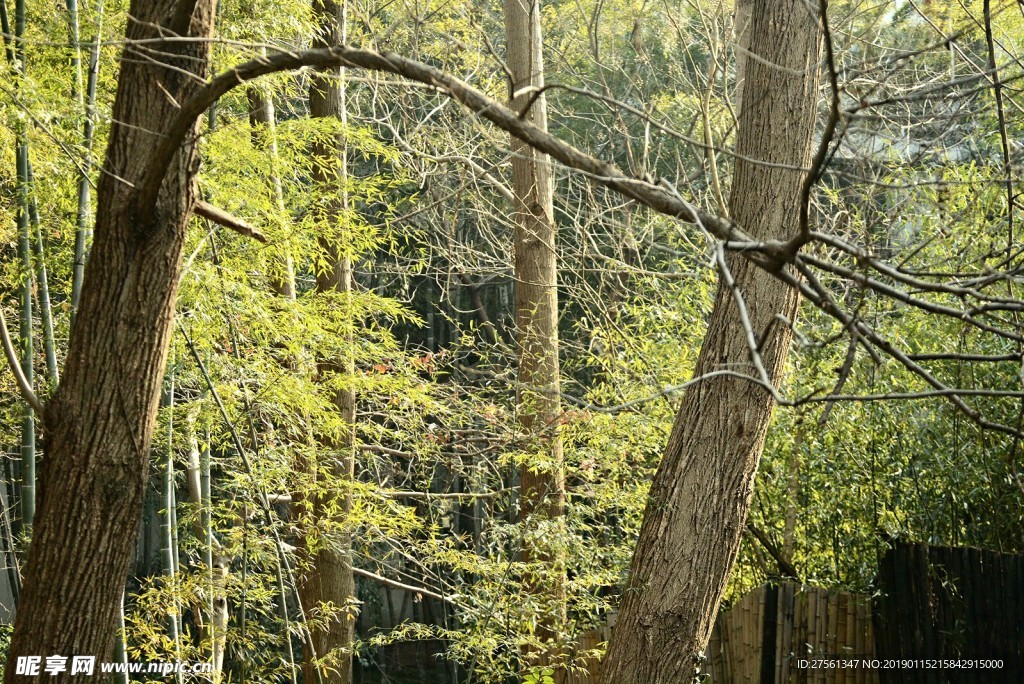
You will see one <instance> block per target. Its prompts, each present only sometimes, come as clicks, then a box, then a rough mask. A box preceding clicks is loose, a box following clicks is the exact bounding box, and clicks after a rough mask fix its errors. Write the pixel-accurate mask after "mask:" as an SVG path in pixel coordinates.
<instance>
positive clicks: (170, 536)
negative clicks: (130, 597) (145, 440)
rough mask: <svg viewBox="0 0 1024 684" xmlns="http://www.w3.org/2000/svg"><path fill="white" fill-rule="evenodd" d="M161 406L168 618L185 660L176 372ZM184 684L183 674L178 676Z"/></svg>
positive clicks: (178, 656)
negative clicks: (176, 469) (179, 584)
mask: <svg viewBox="0 0 1024 684" xmlns="http://www.w3.org/2000/svg"><path fill="white" fill-rule="evenodd" d="M160 403H161V405H162V406H163V407H164V408H169V409H170V410H171V411H170V416H169V417H168V419H167V458H166V460H165V462H164V483H163V484H164V492H163V494H164V542H165V543H166V549H165V553H164V574H165V575H166V576H167V578H168V581H169V584H170V586H171V591H172V593H173V594H174V596H173V598H172V602H171V611H170V614H169V615H168V616H167V617H168V624H167V627H168V631H169V632H170V634H171V640H172V641H173V642H174V656H175V658H176V659H177V660H181V636H180V635H181V626H180V624H179V620H180V619H181V611H180V609H179V605H180V604H179V603H178V599H177V576H178V534H177V527H178V521H177V514H176V508H177V497H176V495H175V491H174V481H175V478H174V373H173V372H172V373H171V374H170V375H169V377H168V379H167V386H166V388H165V390H164V395H163V397H162V398H161V402H160ZM175 679H176V680H177V681H178V682H179V683H180V682H181V681H182V675H181V674H180V673H178V674H176V675H175Z"/></svg>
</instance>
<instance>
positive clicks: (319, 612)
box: [296, 0, 356, 684]
mask: <svg viewBox="0 0 1024 684" xmlns="http://www.w3.org/2000/svg"><path fill="white" fill-rule="evenodd" d="M313 11H314V13H315V16H316V18H317V24H318V27H319V33H318V36H317V38H316V40H315V41H314V45H315V46H316V47H327V46H331V45H341V44H343V43H344V42H345V32H346V24H345V4H344V0H342V2H336V1H335V0H314V1H313ZM345 95H346V91H345V81H344V70H343V69H341V68H333V69H323V70H320V71H317V72H315V73H314V75H313V76H312V78H311V82H310V89H309V114H310V116H311V117H313V118H327V117H331V118H335V119H337V120H338V121H339V122H340V124H341V127H342V130H341V131H340V132H339V133H337V134H336V135H334V136H333V137H332V138H331V139H329V140H326V141H323V140H322V141H319V142H317V143H316V144H315V145H314V146H313V150H312V155H313V159H314V164H313V176H314V181H315V183H316V184H317V186H318V187H319V188H322V191H323V195H324V197H326V198H327V200H326V204H325V205H324V206H323V207H321V208H320V210H319V213H320V216H319V218H320V220H321V221H322V222H323V223H324V225H331V224H335V223H337V222H338V221H339V220H341V221H345V220H347V217H346V214H347V212H348V209H349V197H348V189H347V187H346V186H347V183H348V166H347V154H346V152H347V141H346V137H345V136H346V133H345V131H344V127H345V125H346V124H347V114H346V106H345ZM328 232H332V231H328ZM320 246H321V248H322V249H323V250H324V252H325V253H326V254H328V255H329V257H328V258H329V262H330V263H329V266H328V269H327V271H326V272H324V273H322V274H319V275H318V276H317V290H318V291H320V292H331V291H334V292H340V293H344V294H351V292H352V259H351V256H350V255H349V250H348V246H347V245H339V244H338V243H337V241H336V240H332V239H330V238H321V240H320ZM345 334H346V335H348V337H349V343H350V344H351V342H352V339H351V337H352V329H351V326H350V327H349V328H348V330H347V331H346V333H345ZM319 367H320V372H322V373H341V374H343V375H348V376H349V377H352V376H353V375H354V374H355V367H354V364H353V360H352V357H351V356H348V357H347V358H344V359H329V360H325V361H323V362H321V363H320V364H319ZM334 403H335V406H336V408H337V410H338V413H339V414H340V417H341V418H342V419H343V421H344V422H345V425H346V427H345V429H344V432H343V434H342V435H340V436H339V437H338V438H336V439H332V440H329V441H328V442H327V443H324V444H320V445H318V447H317V449H316V454H317V456H318V457H319V460H320V461H321V462H319V463H316V462H314V463H310V464H307V471H308V474H309V475H310V476H311V478H312V480H313V482H314V483H316V482H317V480H318V474H319V473H327V474H330V475H331V477H332V478H334V480H335V481H339V482H350V481H351V480H352V479H353V477H354V476H355V473H354V468H355V420H356V408H355V407H356V403H355V392H354V391H352V390H351V389H342V390H339V391H338V392H337V393H336V394H335V397H334ZM316 486H317V488H318V489H319V488H320V487H322V484H317V485H316ZM299 494H300V495H301V496H300V497H299V498H298V499H297V500H296V506H297V508H299V509H300V515H305V516H309V518H308V519H311V520H312V521H313V523H314V524H317V522H318V521H321V520H322V519H325V518H326V517H328V516H333V517H334V518H335V519H334V520H330V521H327V526H328V528H329V529H330V530H331V533H330V535H329V536H328V537H327V538H323V537H320V538H318V539H317V540H316V541H315V543H314V544H313V545H309V543H308V540H302V541H300V546H301V547H302V549H303V552H304V553H305V554H306V555H307V558H306V560H307V561H308V562H309V564H310V565H309V571H308V572H307V573H305V575H304V576H303V577H302V578H301V579H300V581H299V596H300V598H301V600H302V605H303V606H304V607H305V609H306V611H307V615H313V616H314V617H317V618H318V620H317V623H316V624H315V625H314V626H313V627H312V629H311V632H310V634H311V637H312V642H313V647H314V649H315V659H316V660H319V661H322V663H321V665H319V669H320V677H322V682H323V683H324V684H348V683H349V682H351V681H352V650H351V649H352V640H353V637H354V635H355V618H356V616H355V615H354V614H352V613H351V612H349V610H350V608H349V601H350V599H351V598H352V597H354V596H355V580H354V578H353V575H352V538H351V536H350V534H349V532H348V531H347V529H345V526H346V525H347V524H348V521H347V518H348V515H349V512H350V511H351V509H352V502H351V495H350V493H349V492H348V491H332V492H331V493H330V494H324V493H322V492H321V493H313V494H312V495H302V493H299ZM331 510H335V511H338V512H337V513H334V514H331V513H329V511H331ZM339 527H341V528H342V529H341V530H339V529H338V528H339ZM328 607H332V608H330V611H331V612H327V613H325V612H324V609H326V608H328ZM338 611H340V612H338ZM317 667H318V665H317V663H316V661H315V660H314V654H313V653H311V652H310V649H309V648H308V647H307V648H306V652H305V657H304V663H303V679H304V681H307V682H314V681H318V680H317V678H316V669H317Z"/></svg>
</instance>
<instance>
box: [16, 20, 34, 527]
mask: <svg viewBox="0 0 1024 684" xmlns="http://www.w3.org/2000/svg"><path fill="white" fill-rule="evenodd" d="M24 35H25V0H17V3H15V9H14V36H15V45H14V55H15V69H16V71H17V73H18V76H19V78H18V83H19V86H20V85H21V82H22V81H23V80H24V77H25V44H24V43H23V42H22V40H21V39H22V36H24ZM16 137H17V147H16V149H15V165H16V167H17V169H16V171H17V173H16V176H17V184H18V191H17V205H18V213H17V221H18V261H19V263H20V264H21V288H20V290H19V293H20V294H19V306H20V312H19V313H20V316H19V322H20V326H19V332H20V335H19V345H20V347H21V350H20V351H21V359H20V362H21V372H22V375H23V376H24V378H25V381H26V383H27V384H28V387H29V389H32V388H33V387H34V384H35V383H34V373H33V367H32V357H33V345H32V282H33V278H32V254H31V253H32V248H31V239H30V233H29V208H28V205H29V201H28V198H29V193H28V185H29V183H28V132H27V131H26V130H25V124H24V123H23V122H19V123H18V128H17V131H16ZM21 464H22V471H21V491H22V495H21V509H22V522H23V524H24V525H25V527H26V529H27V528H30V527H31V525H32V519H33V518H35V513H36V421H35V411H34V410H33V408H32V407H31V406H26V407H25V412H24V415H23V416H22V420H21Z"/></svg>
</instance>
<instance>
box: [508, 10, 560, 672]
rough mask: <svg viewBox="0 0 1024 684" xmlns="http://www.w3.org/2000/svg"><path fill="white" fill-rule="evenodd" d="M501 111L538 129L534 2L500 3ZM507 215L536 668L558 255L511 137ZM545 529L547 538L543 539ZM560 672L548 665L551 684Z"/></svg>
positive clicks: (544, 659)
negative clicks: (504, 78) (505, 95)
mask: <svg viewBox="0 0 1024 684" xmlns="http://www.w3.org/2000/svg"><path fill="white" fill-rule="evenodd" d="M505 32H506V43H507V55H506V59H507V63H508V68H509V71H510V72H511V77H512V83H511V87H512V92H511V103H510V106H511V108H512V109H513V110H514V111H515V112H517V113H518V114H520V115H521V117H522V118H523V119H524V120H525V121H528V122H530V123H532V124H534V125H535V126H537V128H539V129H540V130H541V131H544V132H547V101H546V98H545V96H544V93H543V90H541V89H543V87H544V58H543V51H542V47H543V41H542V37H541V26H540V4H539V2H538V0H505ZM510 145H511V150H512V192H513V195H514V200H513V206H514V210H513V217H514V219H515V237H514V245H515V272H514V273H515V307H516V330H517V334H518V343H519V378H518V380H519V386H518V389H517V397H516V400H517V406H518V413H519V423H520V426H521V427H522V430H523V433H524V434H525V437H526V440H527V442H526V450H527V451H528V452H530V453H529V455H528V456H527V459H528V460H527V462H526V464H525V465H524V466H523V467H522V469H521V472H520V493H519V516H520V521H521V522H522V523H523V524H524V525H525V526H526V527H527V531H526V532H525V533H524V542H523V549H522V554H521V556H522V560H523V561H524V562H526V563H530V562H533V561H540V562H541V563H543V564H545V565H546V566H547V567H546V568H545V569H544V570H543V571H542V572H537V573H532V572H531V573H530V575H529V576H528V577H526V578H525V579H526V584H527V587H528V589H529V590H530V591H532V592H534V593H535V594H536V595H537V598H539V599H540V601H541V603H542V604H548V605H549V608H548V609H546V610H545V614H544V615H543V616H542V617H541V619H540V621H539V624H538V628H537V634H536V636H537V637H538V638H539V639H540V640H541V641H542V642H550V645H549V646H548V647H546V648H545V650H546V651H547V652H544V651H542V652H541V653H539V654H538V656H539V660H540V664H557V653H558V642H559V632H560V630H561V629H562V627H563V625H564V624H565V620H566V613H565V561H564V559H563V558H562V557H561V554H560V553H559V552H558V551H557V550H555V549H556V548H557V546H558V544H559V540H558V537H559V536H560V535H559V534H558V530H559V529H560V527H561V524H562V519H563V517H564V515H565V473H564V466H563V457H562V437H561V430H560V429H559V420H560V417H561V412H562V409H561V402H560V399H559V386H560V383H559V364H558V259H557V246H556V240H557V227H556V225H555V215H554V213H555V212H554V201H553V195H554V183H553V181H552V176H551V159H550V157H548V155H546V154H543V153H542V152H539V151H537V150H535V149H534V148H533V147H531V146H530V145H528V144H526V143H524V142H522V141H521V140H519V139H518V138H516V137H514V136H512V137H511V138H510ZM552 533H554V534H552ZM562 678H564V671H563V670H562V669H561V668H558V669H556V679H558V680H559V681H561V679H562Z"/></svg>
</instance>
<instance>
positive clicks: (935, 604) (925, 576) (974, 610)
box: [874, 543, 1024, 684]
mask: <svg viewBox="0 0 1024 684" xmlns="http://www.w3.org/2000/svg"><path fill="white" fill-rule="evenodd" d="M876 584H877V588H878V597H877V599H876V600H875V606H874V614H875V626H876V629H877V630H878V637H879V638H878V657H879V658H888V659H896V660H903V659H921V658H925V659H937V660H942V659H945V660H952V661H960V662H965V661H966V662H970V663H972V667H970V668H964V669H960V670H958V671H956V676H955V678H954V679H950V678H949V674H948V672H947V673H943V672H938V671H921V672H919V673H917V674H916V679H915V680H914V681H920V682H925V683H928V684H930V683H931V682H946V681H956V682H965V683H970V682H984V683H986V684H987V683H989V682H991V683H996V682H1013V683H1018V682H1024V556H1011V555H1007V554H1001V553H996V552H995V551H985V550H982V549H968V548H950V547H945V546H927V545H925V544H908V543H897V544H894V545H893V546H892V548H890V549H889V550H888V551H887V552H886V554H885V555H884V556H883V557H882V561H881V563H879V567H878V579H877V581H876ZM979 661H980V662H979ZM991 661H1000V667H998V668H994V667H980V666H979V665H980V664H981V662H987V663H988V664H990V665H991V664H993V663H992V662H991ZM905 674H906V673H900V672H896V671H894V672H883V674H882V681H883V682H902V681H907V680H906V679H903V678H902V676H903V675H905Z"/></svg>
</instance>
